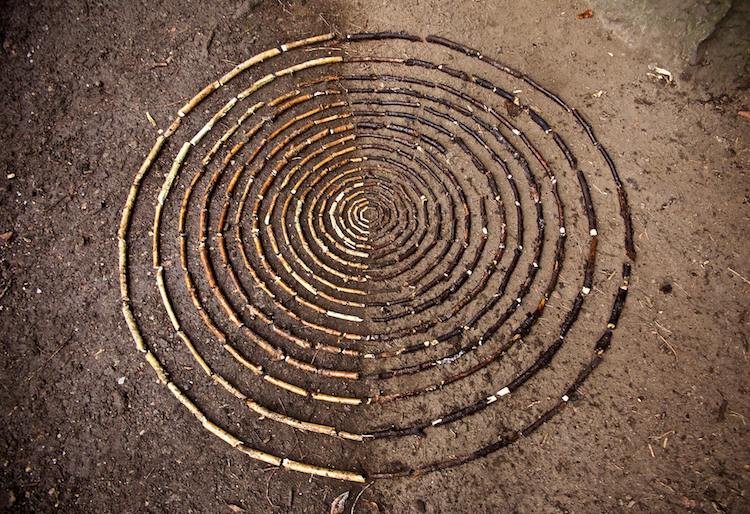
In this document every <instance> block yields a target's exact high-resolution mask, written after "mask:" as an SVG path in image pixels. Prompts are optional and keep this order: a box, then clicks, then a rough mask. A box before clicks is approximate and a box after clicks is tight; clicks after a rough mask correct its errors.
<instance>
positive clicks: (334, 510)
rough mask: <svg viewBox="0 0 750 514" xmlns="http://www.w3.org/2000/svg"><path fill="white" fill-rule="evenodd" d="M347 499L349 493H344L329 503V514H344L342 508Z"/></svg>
mask: <svg viewBox="0 0 750 514" xmlns="http://www.w3.org/2000/svg"><path fill="white" fill-rule="evenodd" d="M348 498H349V491H345V492H343V493H341V494H340V495H338V496H337V497H336V498H334V500H333V501H332V502H331V514H344V507H346V500H347V499H348Z"/></svg>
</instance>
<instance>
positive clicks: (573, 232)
mask: <svg viewBox="0 0 750 514" xmlns="http://www.w3.org/2000/svg"><path fill="white" fill-rule="evenodd" d="M405 55H412V56H413V57H404V56H405ZM449 62H450V63H451V64H448V63H449ZM455 63H463V64H462V66H463V67H464V68H465V69H462V68H460V67H456V64H455ZM563 134H565V135H564V136H563ZM568 141H572V142H573V143H569V142H568ZM580 152H585V153H586V156H587V157H586V158H585V160H580V161H579V157H577V154H578V153H580ZM602 171H603V172H604V174H601V175H599V176H598V178H597V181H598V182H602V183H605V182H608V183H609V187H610V190H611V191H612V194H611V195H610V194H607V193H606V191H604V192H603V193H604V194H602V195H601V196H598V197H597V198H596V201H595V200H594V198H593V197H592V192H591V189H590V187H589V178H590V177H591V176H594V175H596V174H598V173H599V172H602ZM612 196H616V197H617V203H616V205H615V206H614V210H611V212H610V211H607V212H609V214H612V213H617V212H619V222H618V217H617V215H616V214H615V216H612V215H609V216H608V222H609V223H607V224H606V226H607V229H606V230H607V232H609V234H608V238H607V239H606V245H607V250H606V253H607V255H610V256H615V257H616V256H617V255H618V254H619V255H623V257H622V258H620V264H621V266H622V274H621V276H622V280H621V283H620V285H619V286H614V287H613V286H612V284H613V281H610V280H609V279H610V278H611V276H612V273H611V270H597V256H598V249H599V245H600V244H604V243H605V240H600V232H599V231H600V230H603V229H601V228H600V226H599V221H598V220H599V217H598V216H597V214H598V212H599V211H600V210H602V209H604V210H606V209H611V207H610V206H608V205H607V203H608V202H609V200H610V199H611V198H612ZM154 199H155V200H154ZM152 207H153V209H152ZM580 220H585V222H584V223H581V222H580ZM618 224H619V228H617V229H615V228H612V227H616V226H617V225H618ZM551 226H554V228H551ZM618 233H619V235H618ZM623 234H624V237H623ZM571 237H572V238H573V240H574V243H573V244H574V246H573V248H574V249H575V252H571V250H570V246H571V243H570V241H569V240H570V239H571ZM118 240H119V255H120V274H119V276H120V288H121V295H122V311H123V314H124V316H125V320H126V322H127V325H128V328H129V329H130V332H131V334H132V336H133V339H134V340H135V344H136V348H137V350H138V351H139V352H141V353H143V354H144V356H145V358H146V360H147V362H148V363H149V364H150V365H151V366H152V367H153V369H154V370H155V371H156V375H157V377H158V379H159V380H160V381H161V382H162V383H164V384H165V385H166V386H167V387H168V389H169V390H170V391H171V393H172V394H173V395H174V396H175V397H176V398H177V399H178V400H179V401H180V402H181V403H182V404H183V405H184V406H185V407H187V409H188V410H189V411H190V412H191V413H192V414H193V415H194V416H195V417H196V418H198V420H199V421H200V423H201V424H202V425H203V426H204V427H205V428H206V429H207V430H208V431H210V432H212V433H213V434H214V435H216V436H218V437H219V438H221V439H222V440H224V441H225V442H227V443H229V444H230V445H232V446H233V447H235V448H236V449H238V450H239V451H241V452H243V453H245V454H247V455H249V456H250V457H252V458H253V459H256V460H259V461H263V462H265V463H268V464H271V465H273V466H278V467H283V468H287V469H291V470H296V471H301V472H304V473H310V474H314V475H320V476H325V477H329V478H336V479H342V480H351V481H356V482H363V481H365V480H370V479H375V478H393V477H399V476H407V475H413V474H418V473H426V472H430V471H434V470H439V469H445V468H449V467H453V466H456V465H459V464H462V463H465V462H469V461H472V460H474V459H478V458H481V457H483V456H486V455H489V454H491V453H494V452H496V451H498V450H500V449H501V448H503V447H505V446H507V445H510V444H512V443H515V442H517V441H518V440H519V439H520V438H522V437H526V436H529V435H531V434H532V433H533V432H534V431H536V430H537V429H539V428H540V427H541V426H542V425H543V424H544V423H545V422H546V421H548V420H550V419H551V418H553V417H554V416H555V415H556V414H557V413H559V412H560V411H562V410H563V408H564V407H565V405H567V403H569V402H570V401H572V400H573V399H575V398H576V397H577V395H578V393H579V390H580V388H581V386H582V385H583V384H584V382H585V381H586V380H587V379H588V377H589V375H590V374H591V373H592V371H593V370H594V369H595V368H596V367H597V366H598V365H599V364H600V363H601V362H602V359H603V356H604V354H605V352H606V351H607V350H608V348H609V346H610V343H611V340H612V336H613V330H614V329H615V327H616V325H617V323H618V320H619V318H620V314H621V312H622V310H623V307H624V304H625V299H626V295H627V289H628V282H629V279H630V270H631V265H632V263H633V261H634V260H635V248H634V244H633V235H632V225H631V220H630V212H629V208H628V202H627V197H626V193H625V190H624V188H623V184H622V181H621V180H620V177H619V175H618V172H617V169H616V167H615V164H614V161H613V159H612V158H611V157H610V155H609V153H608V152H607V150H606V149H605V148H604V147H603V146H602V145H601V143H600V142H599V140H598V139H597V137H596V136H595V134H594V131H593V129H592V127H591V125H590V124H589V123H588V122H587V121H586V119H585V118H584V117H583V115H582V114H581V113H580V112H579V111H577V110H576V109H575V108H572V107H570V106H569V105H568V104H567V103H566V102H565V101H563V100H562V99H561V98H560V97H558V96H557V95H555V94H554V93H552V92H550V91H549V90H547V89H545V88H544V87H543V86H541V85H539V84H538V83H537V82H535V81H534V80H533V79H532V78H530V77H529V76H528V75H526V74H524V73H522V72H520V71H516V70H514V69H512V68H510V67H507V66H505V65H504V64H502V63H500V62H498V61H496V60H494V59H491V58H489V57H487V56H485V55H483V54H482V53H480V52H479V51H477V50H473V49H471V48H468V47H465V46H463V45H461V44H459V43H455V42H453V41H449V40H447V39H444V38H442V37H437V36H428V37H426V38H422V37H419V36H413V35H409V34H405V33H396V32H384V33H360V34H351V35H348V36H345V37H337V36H335V35H334V34H323V35H320V36H315V37H310V38H307V39H302V40H299V41H294V42H291V43H287V44H284V45H281V46H279V47H277V48H272V49H270V50H267V51H265V52H262V53H260V54H258V55H255V56H254V57H251V58H250V59H248V60H247V61H245V62H243V63H241V64H239V65H237V66H235V67H234V68H233V69H231V70H230V71H229V72H228V73H226V74H225V75H224V76H223V77H221V78H220V79H218V80H216V81H214V82H212V83H210V84H209V85H208V86H206V87H205V88H204V89H203V90H201V91H200V92H199V93H198V94H197V95H196V96H195V97H193V98H192V99H191V100H189V101H188V102H187V103H186V104H185V105H184V106H183V107H182V108H181V109H180V110H179V111H178V112H177V116H176V118H175V119H174V121H173V122H172V124H171V125H170V126H169V127H168V128H167V129H166V130H164V131H163V132H161V131H160V134H159V136H158V137H157V139H156V142H155V143H154V145H153V147H152V149H151V151H150V152H149V154H148V156H147V157H146V160H145V161H144V163H143V165H142V166H141V168H140V169H139V170H138V172H137V174H136V176H135V179H134V181H133V184H132V186H131V189H130V192H129V194H128V197H127V200H126V203H125V207H124V209H123V213H122V219H121V223H120V229H119V233H118ZM582 248H583V249H584V250H583V251H581V249H582ZM149 253H150V256H151V259H150V261H149V260H147V259H144V255H148V254H149ZM571 253H574V255H571ZM608 271H609V272H608ZM145 284H148V285H145ZM151 284H153V285H155V286H156V287H155V288H154V289H153V291H154V293H155V294H152V295H150V294H149V292H148V291H149V289H151ZM571 284H572V285H573V287H572V288H571V287H569V286H570V285H571ZM563 285H565V286H568V287H565V288H563ZM595 290H596V293H597V295H598V296H599V299H600V301H605V300H606V299H607V298H609V300H608V302H609V305H610V307H609V309H607V313H605V314H606V315H604V317H605V319H603V320H601V321H600V322H599V325H598V326H599V328H597V329H594V330H595V333H593V334H591V330H592V329H591V328H588V329H577V330H575V331H574V326H576V327H577V323H576V322H577V320H578V318H579V316H580V315H581V313H582V312H587V313H597V309H596V307H595V306H593V307H590V306H589V305H590V302H588V301H587V300H588V299H589V297H590V296H594V295H593V294H592V293H593V292H594V291H595ZM571 291H572V292H571ZM549 304H553V305H554V307H552V309H553V310H554V314H553V315H552V316H546V315H545V312H546V310H547V306H548V305H549ZM605 309H606V307H605ZM524 311H526V313H525V314H523V312H524ZM598 314H599V315H600V316H601V315H602V313H601V312H599V313H598ZM587 315H588V314H587ZM589 317H591V316H589ZM160 320H163V321H164V322H166V323H167V324H166V325H165V324H164V322H163V321H160ZM590 326H592V325H590ZM548 334H551V335H548ZM587 334H588V335H587ZM569 339H571V341H570V342H569V341H568V340H569ZM531 340H533V341H534V342H535V344H530V341H531ZM165 341H166V342H167V344H165ZM169 341H174V342H175V343H176V345H175V346H174V347H170V346H169V344H168V342H169ZM586 341H592V342H586ZM564 351H569V352H570V353H569V354H568V356H567V357H566V359H565V366H562V367H563V368H566V369H567V368H569V367H570V366H577V367H575V368H574V369H572V370H570V371H567V374H564V377H562V378H561V379H560V380H558V381H556V380H555V379H554V377H553V376H554V375H555V373H554V372H553V371H556V370H553V369H552V366H554V365H555V362H556V358H557V357H558V355H559V354H560V353H561V352H564ZM175 354H179V355H180V356H181V357H176V356H175ZM508 361H509V362H511V363H513V366H512V369H511V370H510V371H509V370H508V367H507V366H506V367H505V368H503V365H504V363H506V362H508ZM178 362H179V363H180V364H178ZM571 362H572V364H571ZM556 368H560V366H556ZM188 371H189V372H190V373H188V374H187V375H186V373H187V372H188ZM537 377H540V383H542V382H543V383H552V384H553V385H554V387H556V388H557V389H556V390H555V391H554V392H551V393H550V394H548V395H547V396H548V398H547V401H546V402H542V401H539V402H535V403H539V404H540V405H539V408H538V410H537V411H533V412H532V411H529V412H527V413H525V414H524V416H519V417H515V418H513V420H508V421H507V422H505V421H504V422H502V423H499V424H497V426H495V427H494V428H493V427H492V426H490V432H491V433H492V437H490V438H489V439H488V438H487V437H481V436H480V435H479V434H480V433H481V434H485V433H486V432H487V427H486V421H487V419H488V418H482V414H481V413H482V412H483V411H485V410H488V409H498V408H499V407H497V406H495V405H494V404H496V403H498V404H500V403H502V402H501V399H504V397H508V396H509V395H512V394H513V393H516V392H517V391H519V390H522V389H524V388H530V387H531V386H530V385H529V384H532V383H535V382H533V381H532V380H533V379H535V378H537ZM199 382H202V383H207V384H209V389H208V390H209V391H211V392H210V393H205V392H204V393H201V391H202V390H199V389H198V388H194V384H196V383H199ZM563 383H564V384H565V385H564V386H563V387H560V385H559V384H563ZM538 386H539V385H537V386H535V387H538ZM456 390H458V391H461V392H460V394H459V396H460V398H459V400H458V401H457V400H456V399H455V395H454V397H453V398H452V399H451V400H450V401H447V402H446V405H443V404H442V403H440V402H438V405H439V415H438V416H431V415H430V416H426V415H425V414H422V411H420V410H419V408H416V410H415V404H414V403H409V402H414V401H420V400H421V399H425V398H426V399H432V398H436V397H441V396H445V395H449V394H452V392H453V391H456ZM226 393H229V397H233V398H234V401H236V402H237V404H238V405H239V406H241V409H243V410H245V411H246V412H247V413H248V414H252V415H253V416H255V417H256V418H257V419H261V420H265V421H264V423H268V424H269V425H270V426H271V427H278V428H279V429H282V428H283V429H287V430H288V429H291V430H294V431H300V432H304V433H306V434H307V435H308V436H309V437H314V438H320V440H321V441H322V443H321V445H322V446H325V444H326V442H329V444H332V443H333V442H334V441H339V443H338V444H342V445H344V446H343V449H344V453H346V452H347V450H352V451H356V450H357V449H358V448H361V447H365V448H366V447H367V446H368V445H373V444H377V441H378V440H385V441H392V443H391V444H393V443H395V442H396V441H397V440H399V439H400V438H408V437H411V436H420V437H425V438H427V439H426V440H429V438H430V437H431V436H432V435H433V434H438V433H439V431H440V430H441V429H449V430H452V429H451V428H450V427H451V426H458V425H461V424H464V425H463V426H466V427H469V428H468V429H467V430H468V434H469V437H468V441H470V444H473V445H474V446H473V448H467V447H466V445H465V444H461V445H460V446H457V447H456V448H455V449H453V450H450V451H447V452H446V451H444V450H443V451H438V452H435V453H434V454H429V455H427V456H425V455H424V454H420V455H419V458H418V459H417V458H415V459H414V461H411V460H410V461H408V462H399V463H396V464H389V463H385V464H383V463H382V462H376V464H375V465H374V466H369V465H368V463H370V459H367V458H366V459H365V460H364V461H360V462H357V463H354V462H352V459H346V458H345V459H344V462H343V463H342V462H337V463H325V462H318V461H315V462H313V461H314V460H315V458H313V459H311V461H310V462H307V460H306V459H304V458H303V457H298V456H297V454H300V450H299V449H293V450H291V451H290V450H288V449H287V450H284V449H277V450H274V449H273V448H272V445H270V446H269V445H268V443H267V442H266V443H260V444H257V443H254V442H251V440H250V439H249V438H248V436H247V434H243V433H242V431H241V430H236V427H235V426H234V424H232V423H228V422H225V423H223V424H222V423H220V422H219V421H218V419H219V418H220V416H219V415H218V414H217V415H216V416H214V415H209V413H213V412H215V407H216V406H215V405H212V401H211V400H210V399H206V398H205V396H206V394H208V395H209V397H211V398H213V397H216V396H219V397H220V396H224V395H225V394H226ZM269 398H270V399H272V400H269ZM295 399H296V400H295ZM274 400H276V401H274ZM283 400H287V402H288V403H289V404H290V405H298V406H305V405H314V406H315V407H316V408H322V409H325V412H326V413H328V418H330V419H335V420H337V421H335V422H334V423H323V422H319V421H313V420H311V419H310V418H309V415H303V414H302V413H303V412H309V409H305V408H302V407H299V408H297V409H291V410H287V409H286V408H285V407H283V406H284V405H285V404H284V402H283ZM214 401H215V400H214ZM226 401H227V402H229V401H232V400H229V399H228V400H226ZM295 401H296V402H297V403H294V402H295ZM299 402H301V403H299ZM222 403H223V402H222ZM279 406H282V408H279ZM337 409H340V415H338V416H336V415H335V413H336V411H337ZM501 410H502V409H501ZM402 411H404V412H405V413H408V414H409V415H408V416H405V415H402V416H398V415H397V414H398V413H399V412H402ZM505 411H506V412H507V409H505ZM357 413H359V415H358V416H357V415H356V414H357ZM378 413H381V414H382V413H385V414H384V415H381V416H379V415H378ZM492 419H494V418H492ZM353 420H356V421H357V422H355V421H353ZM473 420H484V421H478V423H480V424H481V423H483V426H482V428H481V430H479V429H478V427H477V426H475V425H472V424H471V423H472V421H473ZM519 420H520V421H519ZM511 421H516V423H517V424H516V426H513V427H510V426H508V425H509V424H510V422H511ZM441 427H444V428H441ZM474 430H476V432H477V434H478V435H477V437H476V438H473V437H472V436H473V434H474ZM384 444H389V443H384ZM363 445H364V446H363ZM423 447H429V446H425V445H423ZM381 448H382V447H381ZM295 451H296V452H297V453H296V454H295V453H294V452H295ZM290 452H291V454H290Z"/></svg>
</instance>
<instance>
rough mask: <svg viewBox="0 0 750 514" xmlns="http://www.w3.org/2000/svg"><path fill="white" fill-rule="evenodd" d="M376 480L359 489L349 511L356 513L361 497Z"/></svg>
mask: <svg viewBox="0 0 750 514" xmlns="http://www.w3.org/2000/svg"><path fill="white" fill-rule="evenodd" d="M374 483H375V482H370V483H369V484H367V485H366V486H364V487H363V488H362V489H360V490H359V492H358V493H357V496H355V497H354V502H353V503H352V508H351V510H350V511H349V512H350V513H351V514H354V508H355V507H356V506H357V502H358V501H359V497H360V496H362V493H364V492H365V491H366V490H367V489H368V488H369V487H370V486H371V485H372V484H374Z"/></svg>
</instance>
